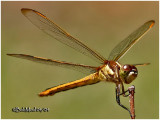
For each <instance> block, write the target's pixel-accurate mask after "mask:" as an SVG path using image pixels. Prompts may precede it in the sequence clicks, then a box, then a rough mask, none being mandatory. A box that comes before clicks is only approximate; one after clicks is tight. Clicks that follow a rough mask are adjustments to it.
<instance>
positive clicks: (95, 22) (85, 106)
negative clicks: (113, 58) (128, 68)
mask: <svg viewBox="0 0 160 120" xmlns="http://www.w3.org/2000/svg"><path fill="white" fill-rule="evenodd" d="M158 4H159V3H158V1H157V2H155V1H154V2H2V52H1V53H2V103H1V105H2V107H1V110H2V118H14V119H16V118H26V119H28V118H37V119H38V118H61V119H63V118H75V119H77V118H86V119H88V118H95V119H101V118H115V119H116V118H130V117H129V114H128V112H127V111H125V110H124V109H122V108H121V107H119V106H118V105H117V103H116V101H115V85H114V84H112V83H105V82H102V83H99V84H95V85H91V86H86V87H81V88H77V89H74V90H69V91H66V92H61V93H58V94H56V95H55V96H51V97H43V98H40V97H38V96H37V94H38V93H39V92H41V91H43V90H45V89H46V88H49V87H52V86H55V85H59V84H62V83H66V82H69V81H74V80H77V79H80V78H82V77H84V76H85V74H82V73H80V72H77V71H73V70H69V69H65V68H59V67H54V66H47V65H43V64H38V63H34V62H30V61H27V60H23V59H18V58H13V57H10V56H7V55H6V54H7V53H24V54H30V55H35V56H40V57H45V58H51V59H55V60H62V61H68V62H73V63H82V64H86V65H93V66H98V65H99V64H97V63H96V62H94V61H93V60H91V59H90V58H88V57H86V56H84V55H82V54H80V53H77V52H76V51H74V50H73V49H71V48H69V47H67V46H65V45H63V44H61V43H59V42H57V41H56V40H54V39H52V38H50V37H49V36H47V35H46V34H45V33H43V32H42V31H40V30H39V29H38V28H36V27H35V26H34V25H32V24H31V23H30V22H29V21H28V20H27V19H26V18H25V17H24V16H23V15H22V14H21V12H20V9H21V8H31V9H35V10H37V11H39V12H41V13H42V14H44V15H46V16H47V17H48V18H50V19H51V20H53V21H54V22H55V23H57V24H58V25H59V26H61V27H62V28H63V29H64V30H66V31H67V32H69V33H70V34H71V35H73V36H74V37H75V38H78V39H80V40H81V41H82V42H83V43H85V44H87V45H88V46H89V47H91V48H93V49H95V50H97V51H98V52H100V53H101V54H102V55H103V56H105V57H106V58H107V57H108V55H109V53H110V51H111V50H112V49H113V48H114V46H115V45H116V44H118V43H119V42H120V41H121V40H123V39H124V38H125V37H127V36H128V35H129V34H130V33H132V32H133V31H134V30H136V29H137V28H138V27H140V26H141V25H142V24H144V23H145V22H146V21H148V20H152V19H153V20H155V21H156V24H155V26H154V27H153V28H152V29H151V30H150V31H149V32H148V33H147V34H146V35H145V36H144V37H143V38H142V39H141V40H140V41H139V42H138V43H137V44H136V45H135V46H134V47H133V48H132V49H131V50H130V51H129V52H128V53H127V54H126V55H125V56H124V57H123V59H121V60H120V62H121V63H122V64H126V63H129V64H136V63H146V62H150V63H151V64H150V65H149V66H144V67H138V70H139V76H138V78H137V79H136V80H135V81H134V82H133V83H132V84H133V85H135V87H136V94H135V110H136V118H139V119H141V118H150V119H151V118H152V119H153V118H159V115H158V113H159V79H158V78H159V76H158V75H159V74H158V73H159V69H158V66H159V56H158V55H159V54H158V48H159V46H158V45H159V41H158V38H159V36H158V33H159V31H158V30H159V29H158V26H159V16H158V15H159V13H158V7H159V6H158ZM132 84H131V85H132ZM131 85H126V86H125V87H126V88H128V87H129V86H131ZM122 103H123V104H125V105H126V106H128V107H129V102H128V98H122ZM15 107H20V108H21V107H30V108H33V107H37V108H44V107H45V108H49V112H46V113H45V112H42V113H38V112H33V113H24V112H22V113H14V112H12V108H15Z"/></svg>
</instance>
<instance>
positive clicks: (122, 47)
mask: <svg viewBox="0 0 160 120" xmlns="http://www.w3.org/2000/svg"><path fill="white" fill-rule="evenodd" d="M154 23H155V21H154V20H151V21H148V22H146V23H145V24H143V25H142V26H141V27H140V28H138V29H137V30H136V31H134V32H133V33H132V34H130V35H129V36H128V37H127V38H126V39H124V40H123V41H121V42H120V43H119V44H118V45H117V46H116V47H115V48H114V49H113V50H112V51H111V53H110V55H109V60H114V61H118V60H119V59H120V58H121V57H122V56H123V55H124V54H125V53H126V52H127V51H128V50H129V49H130V48H131V47H132V46H133V45H134V44H135V43H136V42H138V41H139V39H140V38H141V37H142V36H143V35H144V34H145V33H146V32H148V31H149V30H150V28H152V27H153V25H154Z"/></svg>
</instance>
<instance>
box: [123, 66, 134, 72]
mask: <svg viewBox="0 0 160 120" xmlns="http://www.w3.org/2000/svg"><path fill="white" fill-rule="evenodd" d="M123 69H124V70H125V71H131V70H132V67H131V66H130V65H124V66H123Z"/></svg>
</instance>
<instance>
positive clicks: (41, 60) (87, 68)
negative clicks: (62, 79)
mask: <svg viewBox="0 0 160 120" xmlns="http://www.w3.org/2000/svg"><path fill="white" fill-rule="evenodd" d="M7 55H9V56H13V57H17V58H22V59H27V60H30V61H33V62H37V63H43V64H47V65H53V66H59V67H65V68H69V69H73V70H77V71H80V72H82V73H85V74H89V73H94V72H96V67H93V66H87V65H81V64H73V63H67V62H62V61H57V60H52V59H46V58H42V57H37V56H31V55H26V54H7Z"/></svg>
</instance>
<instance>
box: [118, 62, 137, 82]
mask: <svg viewBox="0 0 160 120" xmlns="http://www.w3.org/2000/svg"><path fill="white" fill-rule="evenodd" d="M119 75H120V77H121V79H122V80H123V82H124V83H126V84H130V83H131V82H132V81H133V80H135V78H136V77H137V75H138V70H137V68H136V67H135V66H134V65H128V64H126V65H123V66H122V67H120V70H119Z"/></svg>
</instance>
